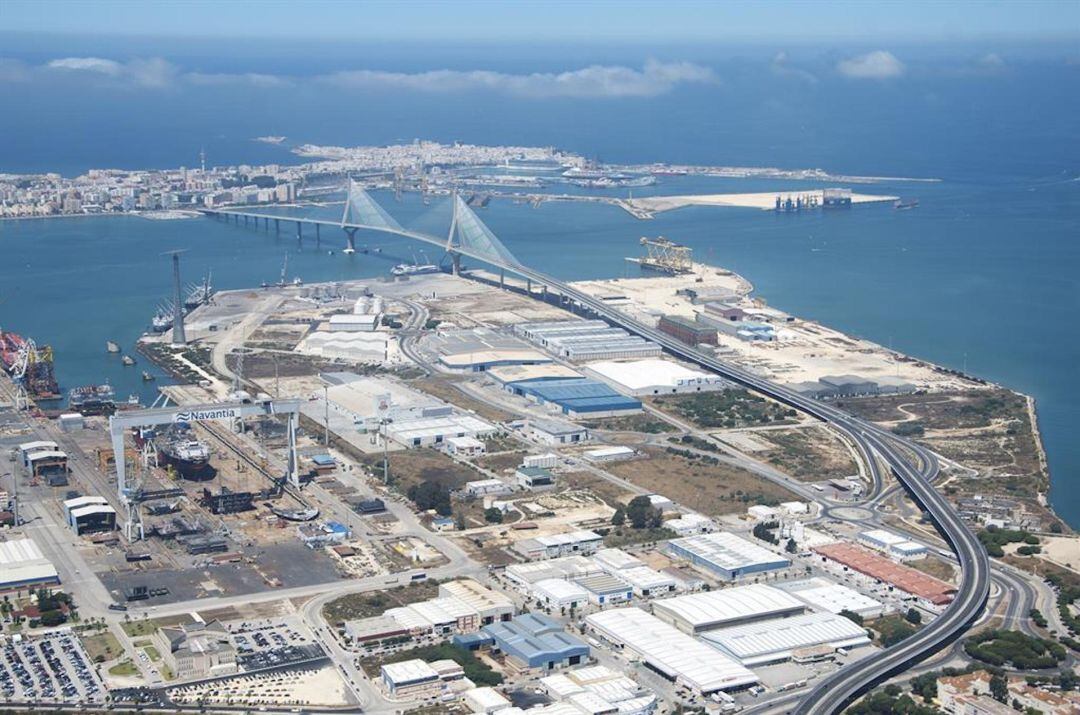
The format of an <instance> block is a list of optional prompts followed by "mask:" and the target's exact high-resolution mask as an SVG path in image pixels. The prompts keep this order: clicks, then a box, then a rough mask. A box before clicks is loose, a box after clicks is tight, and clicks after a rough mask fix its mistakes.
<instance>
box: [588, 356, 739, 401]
mask: <svg viewBox="0 0 1080 715" xmlns="http://www.w3.org/2000/svg"><path fill="white" fill-rule="evenodd" d="M585 372H587V373H591V374H592V376H593V377H596V378H598V379H600V380H603V381H604V382H606V383H608V384H609V385H611V386H612V387H614V388H615V389H616V390H618V391H619V392H622V393H623V394H627V395H634V396H641V395H671V394H676V393H685V392H711V391H715V390H723V389H724V388H725V387H726V386H727V382H725V381H724V379H723V378H722V377H720V376H718V375H710V374H709V373H706V372H701V371H700V370H691V369H690V368H687V367H684V366H682V365H680V364H679V363H676V362H671V361H670V360H657V359H652V360H632V361H627V362H617V361H613V360H612V361H604V362H594V363H590V364H589V366H588V367H586V368H585Z"/></svg>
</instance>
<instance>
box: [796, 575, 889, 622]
mask: <svg viewBox="0 0 1080 715" xmlns="http://www.w3.org/2000/svg"><path fill="white" fill-rule="evenodd" d="M777 587H778V588H780V589H782V590H783V591H786V592H787V593H790V594H791V595H792V596H794V597H795V598H797V599H799V600H800V601H802V602H803V603H805V604H806V605H808V606H810V607H812V608H814V609H816V610H818V611H827V612H829V613H840V611H850V612H851V613H857V614H858V615H860V616H862V617H863V618H877V617H878V616H882V615H884V614H885V606H884V604H882V603H881V602H880V601H875V600H874V599H872V598H870V597H869V596H864V595H863V594H861V593H859V592H858V591H856V590H855V589H852V588H848V587H847V586H843V585H841V584H838V583H833V582H832V581H828V580H826V579H823V578H809V579H805V580H802V581H789V582H787V583H782V584H779V585H778V586H777Z"/></svg>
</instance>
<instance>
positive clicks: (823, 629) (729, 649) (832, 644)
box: [701, 613, 870, 667]
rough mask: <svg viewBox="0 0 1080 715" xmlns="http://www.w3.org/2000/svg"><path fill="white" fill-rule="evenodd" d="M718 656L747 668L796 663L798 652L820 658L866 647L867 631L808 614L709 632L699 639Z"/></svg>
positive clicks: (840, 619)
mask: <svg viewBox="0 0 1080 715" xmlns="http://www.w3.org/2000/svg"><path fill="white" fill-rule="evenodd" d="M701 638H702V640H704V641H705V642H706V643H708V644H709V645H711V646H713V647H714V648H716V649H717V650H719V651H720V652H721V653H723V654H725V655H727V656H729V657H731V658H733V659H735V660H737V661H739V662H740V663H742V664H743V665H745V666H747V667H752V666H757V665H766V664H768V663H779V662H782V661H785V660H790V659H791V658H792V657H793V656H794V657H796V659H798V654H799V651H800V650H804V649H815V650H816V652H817V654H819V655H822V654H824V653H825V652H826V651H835V650H836V649H838V648H854V647H856V646H862V645H866V644H868V643H869V642H870V638H869V637H868V636H867V635H866V629H865V628H863V627H862V626H860V625H858V624H857V623H855V622H854V621H852V620H851V619H849V618H846V617H845V616H838V615H836V614H833V613H808V614H805V615H802V616H792V617H791V618H777V619H772V620H768V621H759V622H757V623H751V624H748V625H743V626H738V627H735V628H724V629H722V630H718V631H710V632H708V633H704V634H702V636H701Z"/></svg>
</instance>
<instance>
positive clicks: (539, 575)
mask: <svg viewBox="0 0 1080 715" xmlns="http://www.w3.org/2000/svg"><path fill="white" fill-rule="evenodd" d="M597 573H602V571H601V569H600V567H599V566H597V565H596V563H595V562H594V561H593V560H592V559H589V558H586V557H584V556H576V555H575V556H564V557H562V558H556V559H550V560H548V561H535V562H532V563H525V564H510V565H509V566H507V567H506V571H505V572H504V575H505V576H506V580H507V581H510V582H511V583H512V584H514V586H515V587H517V588H518V589H520V590H522V591H525V592H528V591H529V590H530V588H531V585H532V584H534V583H537V582H538V581H543V580H544V579H551V578H555V579H569V578H576V577H578V576H588V575H590V574H597Z"/></svg>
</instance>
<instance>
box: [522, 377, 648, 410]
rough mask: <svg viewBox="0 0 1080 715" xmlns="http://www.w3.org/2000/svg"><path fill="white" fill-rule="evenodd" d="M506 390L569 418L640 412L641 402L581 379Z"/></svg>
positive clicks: (535, 382)
mask: <svg viewBox="0 0 1080 715" xmlns="http://www.w3.org/2000/svg"><path fill="white" fill-rule="evenodd" d="M506 389H507V390H508V391H510V392H512V393H514V394H515V395H519V396H522V397H526V398H528V399H529V400H531V401H533V402H535V403H537V404H539V405H547V406H548V407H549V409H552V410H553V411H557V412H561V413H563V414H565V415H569V416H571V417H575V416H585V417H607V416H611V415H621V414H629V413H632V412H639V411H641V401H640V400H636V399H634V398H632V397H627V396H626V395H622V394H620V393H618V392H616V391H615V390H613V389H611V388H610V387H609V386H608V385H606V384H604V383H602V382H598V381H596V380H590V379H589V378H585V377H578V378H571V379H566V380H524V381H520V382H511V383H507V385H506Z"/></svg>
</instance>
